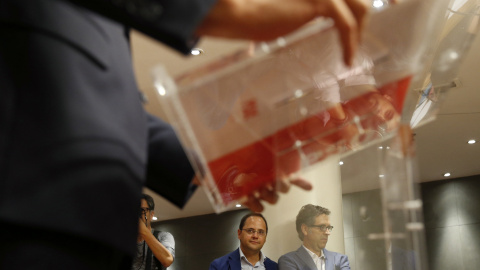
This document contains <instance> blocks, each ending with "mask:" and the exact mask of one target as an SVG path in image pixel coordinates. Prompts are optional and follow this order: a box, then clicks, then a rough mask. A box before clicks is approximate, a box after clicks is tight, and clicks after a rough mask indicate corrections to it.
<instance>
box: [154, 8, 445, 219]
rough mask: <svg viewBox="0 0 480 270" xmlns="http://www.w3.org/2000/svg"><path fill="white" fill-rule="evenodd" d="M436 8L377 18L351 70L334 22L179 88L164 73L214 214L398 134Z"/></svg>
mask: <svg viewBox="0 0 480 270" xmlns="http://www.w3.org/2000/svg"><path fill="white" fill-rule="evenodd" d="M433 2H435V1H417V0H411V1H405V2H402V3H400V4H398V5H389V6H388V8H384V9H382V10H381V11H378V12H376V13H374V14H372V16H371V18H370V19H369V24H368V26H367V27H366V31H365V35H364V36H363V42H362V45H361V48H360V50H359V51H358V52H357V55H356V57H355V59H354V62H353V66H352V67H350V68H348V67H346V66H344V64H343V63H342V56H341V50H340V45H339V42H338V36H337V32H336V31H335V30H334V29H333V28H332V27H331V25H330V23H329V22H328V21H319V22H317V23H314V24H311V25H309V26H308V27H306V28H304V29H301V30H299V31H297V32H295V33H293V34H292V35H290V36H287V37H285V38H281V39H278V40H276V41H275V42H271V43H262V44H258V45H257V46H256V47H255V48H254V49H253V50H250V49H246V50H244V51H239V52H237V53H235V54H232V55H229V56H227V57H224V58H223V59H220V60H219V61H216V62H213V63H210V64H208V65H206V66H204V67H202V68H199V69H196V70H193V71H190V72H188V73H186V74H184V75H182V76H180V77H178V78H177V79H176V80H175V82H173V80H172V79H171V78H170V77H169V76H168V75H167V74H166V73H165V71H164V70H163V69H162V68H161V67H159V68H157V69H156V70H155V71H154V76H155V85H156V87H157V90H158V91H159V97H160V101H161V102H162V105H163V106H164V108H165V109H166V112H167V114H168V116H169V120H170V122H171V123H172V124H173V125H174V126H175V128H176V130H177V132H178V134H179V136H180V139H181V141H182V143H183V144H184V147H186V148H188V149H190V150H193V152H194V153H195V154H194V155H195V157H193V156H192V157H190V160H191V161H192V163H194V166H195V167H196V170H197V172H201V176H202V179H203V186H204V188H205V189H206V190H207V193H208V195H209V198H210V199H211V201H212V204H213V206H214V208H215V210H216V211H217V212H219V211H222V210H224V209H226V208H228V207H230V206H232V205H233V204H234V203H236V202H237V201H242V200H243V199H245V198H246V196H249V195H252V194H254V193H255V191H256V190H258V189H259V188H261V187H269V186H272V187H273V186H274V185H275V181H276V180H277V179H280V178H287V179H288V177H290V176H291V175H292V174H294V173H296V172H297V171H299V170H300V169H302V168H305V167H308V166H309V165H311V164H313V163H316V162H321V161H322V160H323V159H325V158H326V157H328V156H329V155H331V154H336V153H340V154H341V153H348V152H349V151H351V150H353V149H355V150H356V149H360V148H362V147H365V146H367V145H369V144H371V143H374V142H375V141H378V140H383V139H385V138H388V137H389V136H392V135H393V134H395V131H396V130H397V129H398V127H399V124H400V116H401V113H402V109H403V105H404V100H405V96H406V93H407V92H408V90H409V85H410V81H411V80H412V77H413V76H414V74H416V73H417V72H418V71H419V70H422V68H423V66H422V64H423V63H422V62H421V60H422V54H423V53H424V51H425V50H426V48H427V47H428V43H427V42H426V40H425V38H426V35H425V33H428V31H429V29H430V27H432V25H435V22H436V21H437V20H439V18H441V16H436V15H438V10H437V9H435V8H434V7H435V5H434V4H433ZM437 3H438V1H437ZM425 15H428V16H425ZM392 29H395V31H392ZM189 152H190V151H189Z"/></svg>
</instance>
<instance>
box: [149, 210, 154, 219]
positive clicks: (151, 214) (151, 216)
mask: <svg viewBox="0 0 480 270" xmlns="http://www.w3.org/2000/svg"><path fill="white" fill-rule="evenodd" d="M154 215H155V211H150V218H152V219H153V216H154Z"/></svg>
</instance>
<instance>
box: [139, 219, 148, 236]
mask: <svg viewBox="0 0 480 270" xmlns="http://www.w3.org/2000/svg"><path fill="white" fill-rule="evenodd" d="M147 233H151V231H150V230H149V229H148V227H147V224H146V221H145V220H144V219H142V218H139V219H138V234H140V235H142V236H145V235H147Z"/></svg>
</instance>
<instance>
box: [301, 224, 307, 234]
mask: <svg viewBox="0 0 480 270" xmlns="http://www.w3.org/2000/svg"><path fill="white" fill-rule="evenodd" d="M302 233H303V236H305V235H307V234H308V226H307V225H305V224H302Z"/></svg>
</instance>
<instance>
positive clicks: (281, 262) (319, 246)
mask: <svg viewBox="0 0 480 270" xmlns="http://www.w3.org/2000/svg"><path fill="white" fill-rule="evenodd" d="M329 215H330V210H328V209H327V208H323V207H321V206H318V205H312V204H307V205H304V206H303V207H302V209H300V212H298V215H297V219H296V222H295V223H296V227H297V233H298V237H299V238H300V240H302V241H303V245H302V246H301V247H300V248H299V249H297V250H296V251H292V252H289V253H287V254H285V255H283V256H281V257H280V259H278V266H279V269H280V270H290V269H301V270H317V269H318V270H337V269H342V270H350V264H349V262H348V257H347V256H346V255H343V254H340V253H336V252H332V251H328V250H326V249H325V246H326V245H327V241H328V236H329V235H330V233H331V232H332V230H333V226H331V225H330V219H329Z"/></svg>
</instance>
